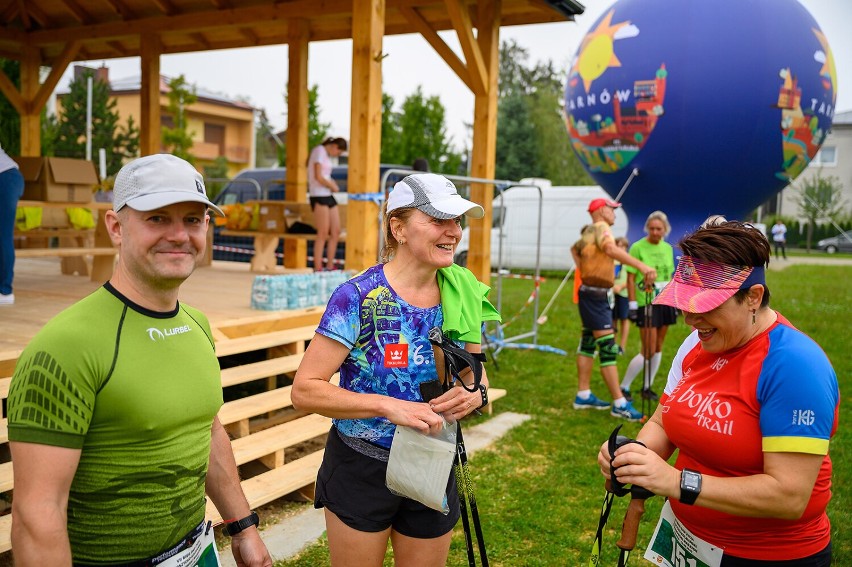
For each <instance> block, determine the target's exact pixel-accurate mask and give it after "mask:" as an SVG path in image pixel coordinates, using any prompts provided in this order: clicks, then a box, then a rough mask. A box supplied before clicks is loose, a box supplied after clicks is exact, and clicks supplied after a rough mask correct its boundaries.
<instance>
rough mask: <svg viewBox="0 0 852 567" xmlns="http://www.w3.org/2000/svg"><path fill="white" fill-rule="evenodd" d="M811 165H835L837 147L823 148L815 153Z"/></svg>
mask: <svg viewBox="0 0 852 567" xmlns="http://www.w3.org/2000/svg"><path fill="white" fill-rule="evenodd" d="M811 163H813V164H815V165H837V147H836V146H823V147H822V148H820V150H819V151H818V152H817V153H816V155H815V156H814V159H813V161H811Z"/></svg>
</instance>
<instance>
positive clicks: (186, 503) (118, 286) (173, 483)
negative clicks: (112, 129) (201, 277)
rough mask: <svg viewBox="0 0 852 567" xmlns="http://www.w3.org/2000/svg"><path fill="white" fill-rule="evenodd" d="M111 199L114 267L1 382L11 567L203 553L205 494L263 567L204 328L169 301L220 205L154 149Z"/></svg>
mask: <svg viewBox="0 0 852 567" xmlns="http://www.w3.org/2000/svg"><path fill="white" fill-rule="evenodd" d="M114 195H115V201H114V205H113V209H114V210H112V211H109V212H108V213H107V216H106V224H107V230H108V232H109V235H110V238H111V239H112V241H113V244H114V245H115V246H117V247H118V249H119V259H118V264H117V265H116V268H115V272H114V273H113V275H112V277H111V278H110V280H109V282H107V283H105V284H104V286H103V287H101V288H100V289H98V290H97V291H95V292H94V293H92V294H91V295H90V296H88V297H86V298H84V299H82V300H81V301H79V302H78V303H76V304H74V305H72V306H71V307H70V308H68V309H66V310H65V311H63V312H62V313H60V314H59V315H57V316H56V317H55V318H54V319H52V320H51V321H50V322H48V323H47V325H45V327H44V328H43V329H42V330H41V331H40V332H39V333H38V335H36V337H35V338H33V340H32V341H31V342H30V344H29V345H28V346H27V348H26V349H25V350H24V352H23V353H22V355H21V357H20V359H19V361H18V365H17V367H16V370H15V375H14V377H13V378H12V383H11V387H10V392H9V400H8V414H9V440H10V446H11V451H12V460H13V462H14V480H15V498H14V502H13V505H12V514H13V523H12V547H13V551H14V554H15V563H16V565H19V566H39V567H42V566H45V565H50V566H52V567H53V566H62V567H65V566H68V567H70V566H71V565H72V564H73V565H75V566H81V565H118V564H120V565H171V564H178V563H180V559H179V558H180V557H182V556H183V555H182V554H185V553H193V552H197V551H199V550H201V549H202V548H199V547H198V546H199V545H206V546H207V547H204V548H203V553H204V554H205V557H207V556H209V555H211V554H215V552H214V550H213V549H212V537H211V532H210V530H209V525H207V526H206V525H205V522H204V509H205V506H204V504H205V492H206V494H207V495H208V496H209V497H210V498H211V499H212V500H213V503H214V504H215V505H216V507H217V509H218V510H219V512H220V513H221V515H222V517H223V518H234V519H235V520H237V519H242V520H244V521H241V522H239V523H237V522H234V523H233V524H232V525H231V524H229V528H230V529H229V531H230V532H231V533H234V534H236V535H235V537H234V538H233V545H232V548H233V553H234V557H235V559H236V560H237V563H238V564H240V565H247V566H252V567H271V565H272V560H271V559H270V557H269V554H268V552H267V551H266V547H265V546H264V544H263V542H262V541H261V540H260V536H259V534H258V532H257V529H256V526H257V515H256V514H254V513H253V512H251V510H250V509H249V505H248V502H247V501H246V498H245V496H244V494H243V492H242V488H241V486H240V480H239V476H238V473H237V467H236V463H235V461H234V456H233V453H232V450H231V444H230V441H229V439H228V435H227V433H226V432H225V430H224V428H223V427H222V425H221V423H220V422H219V420H218V419H217V417H216V413H217V412H218V410H219V408H220V406H221V405H222V389H221V382H220V374H219V364H218V361H217V359H216V354H215V350H214V346H213V339H212V335H211V332H210V325H209V323H208V321H207V319H206V318H205V317H204V315H203V314H201V313H200V312H199V311H197V310H195V309H193V308H191V307H188V306H186V305H183V304H181V303H179V302H178V290H179V288H180V285H181V283H183V281H184V280H186V278H188V277H189V276H190V274H192V272H193V270H194V269H195V265H196V260H197V258H198V257H199V256H201V255H203V253H204V248H205V246H206V234H207V226H208V223H209V215H208V208H210V209H212V210H213V211H215V212H217V213H220V214H221V211H220V210H219V209H218V208H216V206H215V205H213V204H212V203H211V202H210V201H209V199H208V198H207V196H206V193H205V190H204V184H203V180H202V178H201V175H199V174H198V172H197V171H196V170H195V168H193V167H192V166H191V165H190V164H189V163H187V162H186V161H184V160H182V159H179V158H177V157H174V156H171V155H166V154H157V155H152V156H147V157H144V158H140V159H137V160H135V161H133V162H131V163H129V164H128V165H126V166H125V167H124V168H122V170H121V171H119V173H118V175H117V177H116V181H115V188H114ZM202 541H209V544H205V543H201V544H199V542H202ZM180 564H182V563H180ZM192 564H199V565H215V564H216V560H215V558H214V559H213V560H212V562H199V563H192Z"/></svg>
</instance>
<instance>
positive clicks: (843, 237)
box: [817, 230, 852, 254]
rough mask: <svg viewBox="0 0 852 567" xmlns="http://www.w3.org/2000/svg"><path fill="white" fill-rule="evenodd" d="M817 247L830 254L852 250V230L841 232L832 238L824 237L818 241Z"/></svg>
mask: <svg viewBox="0 0 852 567" xmlns="http://www.w3.org/2000/svg"><path fill="white" fill-rule="evenodd" d="M817 248H819V249H820V250H824V251H826V252H828V253H829V254H834V253H836V252H852V230H847V231H846V232H841V233H840V234H838V235H837V236H832V237H831V238H823V239H822V240H820V241H819V242H817Z"/></svg>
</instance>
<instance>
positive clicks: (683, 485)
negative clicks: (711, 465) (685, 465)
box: [678, 469, 701, 505]
mask: <svg viewBox="0 0 852 567" xmlns="http://www.w3.org/2000/svg"><path fill="white" fill-rule="evenodd" d="M686 476H689V477H693V478H696V479H697V482H695V483H694V484H689V483H687V482H685V480H684V477H686ZM699 494H701V473H700V472H698V471H694V470H691V469H683V471H681V473H680V498H679V499H678V500H680V502H681V503H682V504H689V505H692V504H695V501H696V500H697V499H698V495H699Z"/></svg>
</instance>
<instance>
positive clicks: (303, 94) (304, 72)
mask: <svg viewBox="0 0 852 567" xmlns="http://www.w3.org/2000/svg"><path fill="white" fill-rule="evenodd" d="M309 41H310V38H309V37H308V24H307V22H306V21H304V20H293V21H291V22H290V41H289V43H288V44H287V46H288V57H289V61H288V71H289V74H288V79H287V163H286V166H287V181H286V185H285V199H286V200H287V201H296V202H297V203H304V202H305V201H306V200H307V193H308V169H307V162H308V42H309ZM307 250H308V245H307V241H305V240H302V239H296V238H285V239H284V267H285V268H304V267H305V266H307V265H308V259H307Z"/></svg>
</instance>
